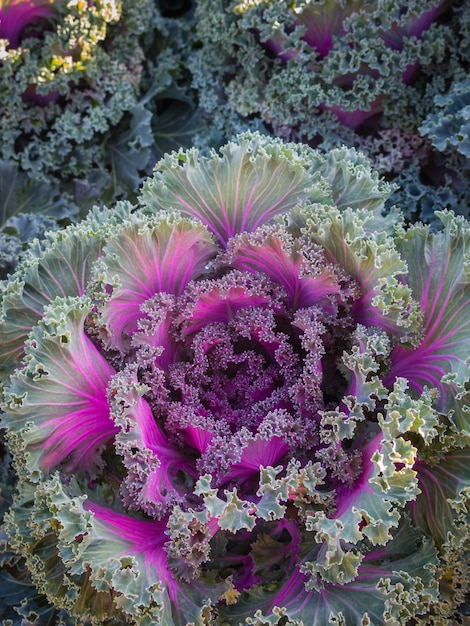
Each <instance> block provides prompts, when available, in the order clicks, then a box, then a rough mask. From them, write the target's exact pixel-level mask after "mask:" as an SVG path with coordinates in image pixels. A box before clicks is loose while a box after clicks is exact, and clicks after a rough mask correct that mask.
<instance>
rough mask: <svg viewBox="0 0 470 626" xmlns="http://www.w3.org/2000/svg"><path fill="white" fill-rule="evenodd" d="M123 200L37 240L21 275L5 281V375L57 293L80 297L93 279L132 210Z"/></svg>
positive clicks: (0, 331) (1, 355)
mask: <svg viewBox="0 0 470 626" xmlns="http://www.w3.org/2000/svg"><path fill="white" fill-rule="evenodd" d="M130 209H131V207H130V205H128V204H126V203H122V204H119V205H117V206H116V207H115V208H114V210H113V211H112V212H111V211H108V210H107V209H103V210H101V211H98V210H95V211H93V212H91V213H90V215H89V217H88V218H87V219H86V220H84V221H83V222H81V223H80V224H78V225H77V226H70V227H69V228H67V229H65V230H62V231H59V232H57V233H55V234H51V235H50V237H49V241H48V242H47V243H46V245H45V246H44V250H43V249H42V247H41V245H40V244H39V243H36V244H34V245H33V247H32V250H31V252H30V254H29V256H28V257H27V258H26V259H25V260H24V262H23V263H22V264H21V266H20V268H19V269H18V272H17V274H16V275H15V278H14V279H13V280H11V281H9V282H8V283H6V284H4V285H3V294H2V296H3V297H2V311H1V313H2V315H1V319H0V343H1V346H2V349H1V351H0V374H1V376H2V377H4V376H5V375H6V374H7V373H8V372H9V371H11V370H12V369H13V368H14V367H16V366H17V365H19V362H20V360H21V358H22V356H23V353H24V343H25V340H26V338H27V337H28V335H29V333H30V331H31V329H32V327H33V326H34V325H35V324H36V323H37V321H38V320H39V319H40V318H41V317H42V315H43V311H44V307H45V306H47V305H48V304H49V303H50V302H52V301H53V300H54V299H55V298H56V297H58V296H60V297H67V296H80V295H82V294H83V293H84V291H85V287H86V285H87V282H88V280H89V278H90V273H91V267H92V265H93V263H94V261H95V260H96V259H97V258H98V256H99V254H100V251H101V246H102V243H103V240H104V239H105V238H106V236H107V234H108V228H109V229H112V228H113V227H115V224H116V223H118V222H119V221H121V220H122V219H123V216H125V215H128V214H129V212H130Z"/></svg>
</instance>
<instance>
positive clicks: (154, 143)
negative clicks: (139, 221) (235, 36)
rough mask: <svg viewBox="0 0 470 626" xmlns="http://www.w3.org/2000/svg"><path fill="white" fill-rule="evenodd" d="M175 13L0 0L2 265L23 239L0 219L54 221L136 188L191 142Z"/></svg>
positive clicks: (146, 6)
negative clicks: (159, 163)
mask: <svg viewBox="0 0 470 626" xmlns="http://www.w3.org/2000/svg"><path fill="white" fill-rule="evenodd" d="M176 24H177V20H171V19H170V18H166V17H165V16H164V15H162V13H161V12H160V10H159V8H158V7H157V6H156V3H154V2H153V1H152V0H137V1H132V2H130V1H128V0H125V1H124V2H119V3H117V2H114V0H99V1H93V2H85V1H82V0H80V1H78V2H65V1H61V0H55V1H46V0H3V1H2V2H0V110H1V115H0V135H1V137H2V143H1V148H0V167H1V168H2V178H3V179H4V182H3V181H2V187H7V188H8V189H7V190H6V191H5V194H4V197H2V198H0V201H1V202H2V206H1V207H0V208H1V211H2V218H3V219H2V221H1V224H0V227H1V228H2V229H3V228H4V227H5V228H6V229H7V230H8V232H7V233H6V234H5V237H6V241H5V243H4V244H3V241H2V244H0V245H1V249H2V256H4V257H5V260H4V262H3V267H2V271H3V272H5V271H8V270H10V269H11V266H12V265H14V264H15V262H16V258H15V253H14V251H15V249H21V248H22V239H21V234H17V235H16V239H14V240H12V239H11V238H12V236H13V235H12V233H11V230H12V227H11V224H9V225H7V221H8V220H9V219H11V218H16V217H17V215H18V214H19V213H25V214H27V215H28V216H36V215H37V216H39V215H45V216H47V217H48V218H52V219H54V220H56V221H57V223H58V225H59V226H61V227H62V226H64V225H67V224H68V223H70V221H73V220H75V219H76V218H77V215H78V216H84V215H85V214H86V212H87V211H88V210H89V209H90V208H91V207H92V206H93V205H94V204H97V203H103V202H105V203H106V202H108V203H112V202H114V201H116V200H117V199H124V198H130V199H135V196H136V193H137V190H138V187H139V185H140V183H141V182H142V180H143V178H144V177H145V176H146V175H148V174H149V173H150V172H151V170H152V167H153V165H154V164H155V162H156V161H157V160H158V159H159V158H160V157H161V156H162V155H163V152H165V151H167V150H169V149H172V148H174V147H175V145H176V146H178V147H179V146H181V145H186V143H185V142H188V141H189V145H192V142H191V140H190V137H189V136H190V127H191V124H192V125H193V126H197V123H196V120H195V117H194V114H193V113H194V112H193V109H194V105H193V102H192V100H191V97H190V95H189V94H188V93H185V87H184V85H185V78H184V76H183V75H182V70H181V67H180V66H181V63H182V60H181V58H180V56H179V53H178V51H177V50H176V44H175V48H174V49H173V48H172V47H171V44H170V42H171V41H172V40H174V41H175V42H176V41H177V39H178V38H177V36H176V30H177V28H176ZM171 105H174V111H172V110H170V109H171V108H172V107H171ZM190 122H191V123H190ZM8 172H9V173H8ZM20 219H22V218H20ZM29 219H30V222H31V229H32V230H34V227H36V230H39V231H42V230H43V229H42V226H41V223H40V222H41V219H42V218H41V217H38V218H37V224H35V223H34V221H35V218H34V217H30V218H29Z"/></svg>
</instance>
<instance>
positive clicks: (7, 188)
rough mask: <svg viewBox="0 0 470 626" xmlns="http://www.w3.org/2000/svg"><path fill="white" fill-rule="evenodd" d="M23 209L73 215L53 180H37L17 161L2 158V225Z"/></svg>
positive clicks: (0, 220) (0, 192)
mask: <svg viewBox="0 0 470 626" xmlns="http://www.w3.org/2000/svg"><path fill="white" fill-rule="evenodd" d="M21 213H35V214H37V213H41V214H42V215H47V216H50V217H54V218H56V219H60V218H64V217H73V216H72V215H70V214H69V213H68V211H67V210H66V209H65V207H64V201H63V200H62V198H61V197H60V194H59V191H58V190H57V189H55V188H54V186H53V184H52V181H51V182H50V183H49V184H47V183H40V182H35V181H33V180H31V179H30V178H28V176H26V174H21V173H20V172H19V170H18V167H17V166H16V165H15V164H14V163H9V162H8V161H0V225H1V226H2V227H3V226H4V225H5V223H6V222H7V220H8V219H10V218H12V217H14V216H16V215H18V214H21Z"/></svg>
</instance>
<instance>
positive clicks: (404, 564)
mask: <svg viewBox="0 0 470 626" xmlns="http://www.w3.org/2000/svg"><path fill="white" fill-rule="evenodd" d="M421 539H422V538H421V536H420V534H419V533H417V532H416V531H415V530H414V529H412V528H411V527H410V526H409V524H406V523H405V524H403V527H402V528H401V529H400V530H399V532H398V533H397V534H396V537H395V539H394V540H393V541H391V542H390V543H389V545H388V546H387V547H386V548H384V549H382V550H379V551H377V552H374V551H372V552H370V554H369V555H368V557H366V558H365V559H364V561H363V564H362V565H361V566H360V568H359V572H358V576H357V578H356V579H355V580H354V581H353V582H350V583H347V584H344V585H331V584H327V585H325V587H324V588H323V589H322V590H320V591H308V590H306V589H305V582H306V577H305V575H302V574H299V573H298V572H291V573H289V574H287V575H284V576H283V578H282V581H281V582H280V583H278V584H272V585H271V586H270V587H271V588H270V590H269V591H268V590H267V589H263V588H262V586H259V587H254V588H253V590H252V591H250V592H248V593H244V594H242V597H241V598H240V600H239V602H237V604H236V605H235V606H233V607H228V608H227V609H226V610H224V611H222V615H224V616H227V619H228V620H231V621H232V623H234V624H237V626H238V625H240V626H241V624H244V623H245V621H244V620H246V623H248V624H252V625H254V626H281V624H289V625H290V624H292V625H295V626H301V625H305V624H308V625H309V626H325V625H326V624H337V625H339V624H340V625H342V626H349V625H350V624H351V625H352V624H354V625H357V626H371V625H372V624H373V625H374V626H375V625H377V626H378V625H379V624H380V625H381V624H386V623H387V621H388V620H390V623H392V624H402V623H403V624H404V623H406V621H407V618H408V617H410V613H409V611H408V609H407V608H406V604H405V602H406V603H408V602H410V601H411V602H412V603H414V605H415V607H419V609H418V610H419V611H420V612H424V611H425V610H426V608H427V606H428V603H429V600H430V599H431V598H432V597H435V595H436V593H437V589H436V586H435V584H434V583H433V581H432V572H431V567H432V564H434V563H435V562H436V553H435V549H434V547H433V546H432V544H431V542H422V543H421ZM273 587H275V589H274V590H273V589H272V588H273ZM253 604H256V605H257V606H260V607H262V608H261V610H260V611H259V612H257V613H256V615H255V617H254V618H253V614H252V611H251V607H252V606H253ZM288 620H290V621H288Z"/></svg>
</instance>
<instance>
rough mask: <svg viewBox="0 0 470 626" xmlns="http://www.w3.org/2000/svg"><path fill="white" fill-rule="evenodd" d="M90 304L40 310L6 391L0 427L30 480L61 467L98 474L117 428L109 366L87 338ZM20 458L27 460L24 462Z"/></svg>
mask: <svg viewBox="0 0 470 626" xmlns="http://www.w3.org/2000/svg"><path fill="white" fill-rule="evenodd" d="M91 308H92V305H91V303H90V302H89V301H88V300H87V299H79V298H75V299H70V300H65V301H59V302H57V304H56V305H51V306H50V307H48V308H47V309H46V311H45V315H44V318H43V319H42V320H41V321H40V323H39V325H38V326H36V327H35V328H34V329H33V331H32V333H31V337H30V340H29V342H28V344H27V347H26V357H25V363H26V366H25V368H23V369H21V370H18V371H17V373H16V375H15V376H14V377H12V382H11V384H10V386H9V387H8V389H7V392H6V401H5V408H7V413H6V414H5V417H4V420H3V423H4V426H6V427H7V428H8V429H9V437H10V440H11V445H12V446H13V447H14V448H15V449H16V450H17V455H16V456H17V460H18V462H19V463H21V464H23V463H24V464H25V466H26V470H25V469H21V471H20V473H22V472H23V471H26V472H28V473H29V474H30V475H31V477H33V478H34V479H35V480H38V479H40V475H41V470H42V471H43V472H50V471H51V470H52V469H54V468H55V467H57V466H58V465H61V464H63V465H64V467H65V469H66V470H67V471H69V472H78V473H82V472H86V473H90V474H92V475H93V474H94V473H96V471H97V469H99V468H100V467H101V465H102V462H101V459H100V452H101V451H102V449H103V446H104V444H105V443H106V442H108V441H110V439H111V438H112V436H113V434H114V433H115V432H116V430H117V429H116V428H115V426H114V424H113V422H112V421H111V418H110V416H109V407H108V403H107V400H106V388H107V385H108V382H109V380H110V378H111V376H112V375H113V374H114V369H113V368H112V367H111V366H110V365H109V364H108V363H107V361H106V360H105V359H104V358H103V357H102V356H101V354H100V353H99V352H98V350H97V349H96V348H95V346H94V345H93V344H92V342H91V341H90V339H89V337H88V336H87V335H86V333H85V329H84V322H85V319H86V316H87V315H88V314H89V313H90V311H91ZM23 456H24V458H22V457H23Z"/></svg>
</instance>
